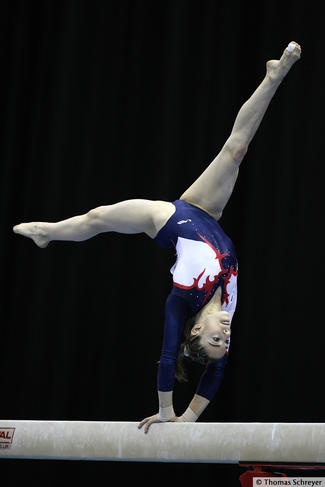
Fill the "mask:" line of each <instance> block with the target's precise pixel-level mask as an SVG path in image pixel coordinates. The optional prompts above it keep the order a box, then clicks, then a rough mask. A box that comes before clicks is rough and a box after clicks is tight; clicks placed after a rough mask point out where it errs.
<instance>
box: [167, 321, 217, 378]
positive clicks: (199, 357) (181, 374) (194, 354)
mask: <svg viewBox="0 0 325 487" xmlns="http://www.w3.org/2000/svg"><path fill="white" fill-rule="evenodd" d="M195 320H196V316H193V317H192V318H190V319H189V320H187V322H186V323H185V327H184V341H183V343H182V344H181V346H180V350H179V353H178V357H177V361H176V371H175V377H176V379H177V380H178V381H179V382H187V374H186V370H185V361H186V359H189V360H192V361H194V362H197V363H199V364H201V365H208V364H209V363H212V362H214V361H215V360H212V359H211V358H210V357H209V355H208V354H207V353H206V351H205V349H204V348H203V347H202V345H201V337H200V336H199V335H191V330H192V328H193V326H194V325H195Z"/></svg>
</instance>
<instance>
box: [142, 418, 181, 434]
mask: <svg viewBox="0 0 325 487" xmlns="http://www.w3.org/2000/svg"><path fill="white" fill-rule="evenodd" d="M158 417H159V414H154V415H153V416H149V417H148V418H144V419H143V420H142V421H141V423H139V425H138V428H139V429H141V428H142V426H143V425H144V424H145V425H146V426H145V428H144V432H145V433H148V431H149V428H150V426H151V425H152V424H153V423H166V422H167V423H170V422H172V423H174V422H177V421H181V419H180V418H178V417H177V416H174V417H173V418H171V419H169V420H168V421H161V420H160V419H158Z"/></svg>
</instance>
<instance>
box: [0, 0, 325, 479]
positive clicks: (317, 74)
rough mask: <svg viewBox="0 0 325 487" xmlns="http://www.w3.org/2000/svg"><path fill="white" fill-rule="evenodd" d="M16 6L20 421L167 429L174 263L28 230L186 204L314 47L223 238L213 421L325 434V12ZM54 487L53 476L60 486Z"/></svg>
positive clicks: (11, 161) (160, 4)
mask: <svg viewBox="0 0 325 487" xmlns="http://www.w3.org/2000/svg"><path fill="white" fill-rule="evenodd" d="M3 5H4V6H3V7H2V16H1V23H2V26H1V36H2V40H1V49H2V82H3V85H2V90H1V94H2V109H1V123H2V127H1V173H0V178H1V180H0V199H1V205H0V212H1V213H0V215H1V216H0V217H1V273H0V279H1V285H2V293H1V301H2V302H1V315H2V316H1V334H0V344H1V369H0V379H1V390H0V397H1V400H0V418H3V419H52V420H60V419H62V420H88V421H96V420H103V421H139V420H141V419H143V418H144V417H146V416H149V415H152V414H154V413H155V412H157V407H158V403H157V393H156V374H157V365H156V362H157V360H158V359H159V355H160V347H161V341H162V333H163V313H164V302H165V299H166V297H167V295H168V293H169V290H170V288H171V282H172V281H171V275H170V274H169V268H170V267H171V266H172V265H173V263H174V259H175V256H174V253H173V251H172V252H169V251H166V250H164V249H161V248H160V247H158V246H157V245H156V244H155V243H154V242H153V241H151V240H150V238H148V237H147V236H145V235H120V234H116V233H111V234H109V233H106V234H102V235H99V236H97V237H95V238H93V239H91V240H88V241H85V242H81V243H74V242H51V243H50V245H49V247H48V248H46V249H40V248H38V247H37V246H36V245H35V244H34V243H33V242H32V241H31V240H29V239H25V238H22V237H20V236H17V235H15V234H14V233H13V232H12V230H11V229H12V226H13V225H15V224H18V223H21V222H25V221H58V220H62V219H65V218H68V217H70V216H74V215H79V214H82V213H85V212H87V211H88V210H90V209H91V208H95V207H96V206H99V205H106V204H111V203H115V202H117V201H122V200H125V199H131V198H147V199H161V200H167V201H172V200H174V199H177V198H179V196H180V195H181V194H182V193H183V192H184V190H185V189H186V188H187V187H188V186H189V185H190V184H191V183H192V182H193V181H194V180H195V179H196V178H197V177H198V176H199V175H200V173H201V172H202V171H203V170H204V169H205V167H206V166H207V165H208V164H209V163H210V162H211V160H212V159H213V158H214V157H215V156H216V155H217V153H218V152H219V150H220V149H221V147H222V145H223V144H224V142H225V140H226V138H227V137H228V135H229V134H230V131H231V128H232V124H233V122H234V119H235V116H236V114H237V112H238V110H239V108H240V106H241V105H242V104H243V103H244V102H245V101H246V99H247V98H248V97H249V96H250V95H251V94H252V92H253V91H254V89H255V88H256V87H257V85H258V84H259V83H260V82H261V81H262V79H263V77H264V74H265V62H266V61H267V60H269V59H278V58H279V57H280V56H281V54H282V51H283V49H284V48H285V47H286V45H287V44H288V43H289V42H290V41H292V40H294V41H297V42H298V43H299V44H301V46H302V51H303V53H302V58H301V60H300V61H299V63H297V64H296V65H295V66H294V67H293V69H292V71H291V72H290V73H289V75H288V77H287V78H286V79H285V80H284V82H283V83H282V85H281V86H280V88H279V90H278V92H277V93H276V95H275V98H274V100H273V101H272V102H271V105H270V107H269V109H268V112H267V114H266V115H265V118H264V120H263V122H262V125H261V127H260V129H259V131H258V132H257V134H256V136H255V138H254V139H253V141H252V143H251V145H250V148H249V151H248V154H247V155H246V157H245V160H244V162H243V164H242V166H241V172H240V176H239V178H238V182H237V185H236V188H235V191H234V193H233V196H232V198H231V200H230V203H229V204H228V206H227V207H226V210H225V212H224V215H223V217H222V220H221V221H220V223H221V225H222V226H223V228H224V230H225V231H226V232H227V233H228V234H229V235H230V237H231V238H232V240H233V241H234V243H235V246H236V248H237V253H238V258H239V265H240V267H239V269H240V274H239V280H238V285H239V289H238V306H237V311H236V314H235V317H234V319H233V324H232V343H231V349H230V354H229V363H228V366H227V369H226V375H225V379H224V382H223V384H222V386H221V388H220V389H219V392H218V393H217V396H216V397H215V399H214V400H213V402H212V403H211V404H210V406H209V407H208V408H207V409H206V411H205V412H204V413H203V414H202V416H201V418H200V421H206V422H209V421H211V422H218V421H230V422H236V421H240V422H246V421H262V422H263V421H276V422H323V420H324V403H323V399H322V389H323V387H322V384H323V370H322V369H323V365H322V364H323V354H324V352H323V350H324V345H323V342H324V337H325V332H324V328H323V318H322V310H321V303H322V299H323V292H322V291H323V288H322V283H321V275H322V262H323V247H322V246H321V245H320V232H321V229H322V228H321V227H322V221H323V212H321V208H320V205H321V193H322V191H323V178H322V172H321V169H322V159H323V146H324V136H323V105H324V95H323V89H324V79H323V53H324V46H323V45H322V31H323V16H322V15H321V14H320V12H319V11H318V10H317V5H316V4H315V5H314V4H313V3H312V2H303V1H290V0H288V1H286V2H280V1H279V2H269V1H264V2H259V3H257V4H256V3H255V2H247V1H237V2H228V1H212V0H201V1H185V0H174V1H149V0H144V1H142V0H134V1H126V0H121V1H114V2H113V1H112V2H110V1H102V2H101V1H94V0H92V1H72V0H66V1H54V0H53V1H50V0H44V1H42V2H37V1H33V0H31V1H27V0H26V1H23V0H21V1H14V0H13V1H8V2H4V3H3ZM192 369H193V370H190V374H191V380H190V382H189V383H188V384H186V385H176V387H175V393H174V395H175V407H176V412H177V413H178V414H181V413H182V412H183V410H184V409H185V408H186V407H187V405H188V402H189V400H190V399H191V397H192V395H193V394H194V392H195V388H196V384H197V378H198V376H199V375H200V373H201V369H196V368H195V367H193V368H192ZM27 464H28V467H27V466H26V465H27ZM68 464H69V465H70V463H69V462H68ZM1 465H2V467H3V468H4V467H6V468H5V470H6V469H8V471H10V472H11V473H10V476H11V478H12V471H15V468H16V467H17V465H18V466H19V468H20V469H22V468H25V469H27V468H29V469H30V471H32V467H33V465H34V463H31V462H30V463H26V462H25V463H24V462H20V463H19V462H9V463H8V462H4V461H3V462H2V463H0V468H1ZM22 465H25V467H22ZM42 465H43V466H42V467H41V466H40V464H39V463H37V462H35V472H38V473H40V472H41V471H42V472H43V471H44V472H46V468H48V469H49V471H51V472H52V473H53V472H56V471H58V472H61V470H62V469H64V468H67V469H68V467H63V465H67V463H66V462H58V463H56V462H55V463H51V462H49V463H47V462H45V463H43V464H42ZM73 465H74V467H69V468H70V469H71V471H74V472H75V474H76V472H77V471H78V472H79V474H80V472H81V471H82V469H85V471H86V470H87V472H88V471H89V472H90V471H91V469H93V471H94V472H95V471H96V472H97V473H98V472H99V471H101V470H102V471H103V472H104V474H107V475H110V473H109V472H111V471H115V470H109V469H113V465H115V467H114V468H115V469H116V472H118V471H119V470H118V469H122V468H123V472H125V471H129V472H130V471H132V469H135V472H137V473H139V475H140V476H141V478H143V476H145V473H144V472H148V468H150V471H151V469H152V468H155V469H156V470H154V472H159V478H160V477H161V475H162V472H165V474H166V478H167V477H168V478H173V475H174V472H175V474H176V472H178V470H177V466H176V465H174V466H172V465H163V466H159V465H156V464H155V467H153V464H149V466H148V465H146V464H141V465H140V464H137V466H135V464H134V465H133V464H109V465H108V464H100V465H101V466H100V467H98V465H99V464H96V465H97V466H96V467H92V466H88V467H85V466H84V464H82V463H78V462H77V463H74V464H73ZM78 465H79V467H77V466H78ZM89 465H94V464H89ZM145 466H146V469H145V470H143V471H142V470H141V468H143V469H144V468H145ZM178 467H179V469H182V475H185V472H187V474H186V475H188V480H189V481H190V480H191V479H192V480H193V478H194V477H195V476H193V475H194V472H196V473H197V475H202V474H204V475H205V476H206V479H210V478H211V479H212V478H214V480H217V479H218V478H221V476H222V472H223V473H224V475H225V478H226V477H227V475H229V476H231V475H233V472H232V473H231V474H230V473H229V472H230V469H229V468H227V467H226V466H225V467H224V470H222V468H220V467H218V470H216V469H217V467H215V466H214V467H212V466H211V465H210V466H202V465H198V466H191V467H189V466H186V467H185V466H183V465H179V466H178ZM56 468H57V469H58V470H56ZM60 468H61V470H60ZM95 468H96V470H94V469H95ZM41 469H42V470H41ZM80 469H81V470H80ZM105 469H106V470H105ZM125 469H126V470H125ZM158 469H160V470H158ZM184 469H185V470H184ZM62 471H63V470H62ZM189 472H192V473H189ZM216 472H218V473H217V474H216ZM96 475H97V474H96ZM34 477H35V475H34ZM36 477H37V475H36ZM36 477H35V478H36ZM51 477H53V475H52V474H51ZM58 477H60V475H59V474H58ZM61 477H62V475H61ZM81 477H83V478H84V476H83V475H80V481H81ZM234 478H236V474H235V477H234ZM61 480H62V479H61ZM52 481H53V482H54V480H53V479H52V480H50V479H48V480H46V479H45V473H44V478H42V482H43V483H42V485H52V483H49V484H47V483H46V482H52ZM143 481H144V479H143ZM184 481H186V478H185V477H184ZM44 482H45V483H44ZM62 482H63V480H62ZM224 482H229V485H237V483H236V482H235V481H233V480H229V479H228V480H227V481H226V480H224ZM233 482H235V483H233ZM53 485H61V483H59V480H58V479H56V480H55V482H54V483H53ZM62 485H63V484H62ZM223 485H228V484H227V483H224V484H223Z"/></svg>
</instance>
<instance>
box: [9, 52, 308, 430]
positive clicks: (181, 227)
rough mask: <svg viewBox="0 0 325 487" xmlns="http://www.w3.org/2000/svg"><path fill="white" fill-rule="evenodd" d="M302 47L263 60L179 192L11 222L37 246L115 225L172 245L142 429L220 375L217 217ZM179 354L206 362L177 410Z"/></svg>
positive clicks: (221, 277)
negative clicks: (260, 75) (227, 124)
mask: <svg viewBox="0 0 325 487" xmlns="http://www.w3.org/2000/svg"><path fill="white" fill-rule="evenodd" d="M300 55H301V48H300V46H299V44H297V43H296V42H290V43H289V45H288V46H287V48H286V49H285V50H284V52H283V54H282V56H281V58H280V59H279V60H271V61H268V62H267V63H266V74H265V77H264V79H263V80H262V82H261V83H260V85H259V86H258V87H257V89H256V90H255V92H254V93H253V94H252V95H251V97H250V98H249V99H248V100H247V101H246V103H244V104H243V106H242V107H241V108H240V110H239V112H238V115H237V117H236V120H235V123H234V126H233V128H232V131H231V134H230V136H229V137H228V139H227V140H226V142H225V144H224V146H223V147H222V149H221V151H220V152H219V154H218V155H217V156H216V157H215V159H213V161H212V162H211V163H210V165H209V166H208V167H207V168H206V169H205V171H204V172H203V173H202V174H201V175H200V177H199V178H198V179H197V180H196V181H195V182H194V183H193V184H192V185H191V186H190V187H189V188H188V189H187V190H186V191H185V192H184V193H183V194H182V196H181V197H180V198H179V199H178V200H175V201H173V202H167V201H150V200H145V199H131V200H126V201H122V202H120V203H116V204H112V205H107V206H99V207H97V208H94V209H92V210H90V211H89V212H88V213H86V214H84V215H79V216H74V217H72V218H68V219H66V220H63V221H60V222H56V223H48V222H31V223H21V224H19V225H16V226H14V227H13V231H14V232H15V233H17V234H20V235H23V236H25V237H29V238H31V239H32V240H33V241H34V242H35V244H36V245H38V246H39V247H41V248H45V247H47V245H48V244H49V242H50V241H51V240H71V241H76V242H79V241H83V240H87V239H89V238H91V237H94V236H95V235H98V234H100V233H103V232H119V233H125V234H135V233H145V234H146V235H148V236H149V237H150V238H152V239H154V240H155V241H156V243H157V244H158V245H160V246H162V247H164V248H172V249H176V253H177V259H176V263H175V264H174V266H173V267H172V269H171V273H172V275H173V286H172V290H171V292H170V294H169V296H168V297H167V300H166V305H165V323H164V338H163V344H162V351H161V356H160V362H159V366H158V401H159V412H158V413H157V414H154V415H153V416H150V417H148V418H145V419H143V421H141V422H140V423H139V426H138V427H139V428H142V426H144V425H145V427H144V431H145V433H147V432H148V430H149V428H150V426H151V425H152V424H153V423H160V422H167V421H188V422H195V421H196V420H197V419H198V417H199V416H200V415H201V414H202V412H203V411H204V410H205V408H206V407H207V405H208V404H209V402H210V401H211V400H212V398H213V397H214V395H215V394H216V392H217V390H218V388H219V386H220V383H221V381H222V379H223V375H224V368H225V364H226V361H227V354H228V350H229V344H230V325H231V321H232V317H233V314H234V312H235V308H236V300H237V275H238V262H237V258H236V252H235V248H234V246H233V244H232V242H231V240H230V238H229V237H228V236H227V235H226V234H225V233H224V232H223V230H222V228H221V226H220V225H219V223H218V221H219V220H220V218H221V215H222V212H223V209H224V208H225V206H226V204H227V202H228V200H229V198H230V196H231V194H232V191H233V189H234V185H235V182H236V179H237V176H238V171H239V166H240V164H241V162H242V160H243V158H244V156H245V154H246V152H247V149H248V146H249V144H250V142H251V140H252V138H253V136H254V135H255V133H256V131H257V129H258V127H259V125H260V123H261V121H262V119H263V116H264V114H265V112H266V110H267V108H268V106H269V103H270V101H271V100H272V98H273V96H274V94H275V92H276V90H277V89H278V87H279V85H280V84H281V82H282V80H283V79H284V77H285V76H286V75H287V73H288V72H289V70H290V68H291V67H292V66H293V64H294V63H295V62H296V61H297V60H298V59H299V58H300ZM182 339H183V343H181V342H182ZM184 356H185V357H187V358H188V359H189V360H193V361H195V362H198V363H200V364H202V365H204V371H203V373H202V376H201V378H200V382H199V384H198V386H197V389H196V393H195V395H194V397H193V399H192V401H191V402H190V404H189V406H188V408H187V409H186V410H185V412H184V413H183V414H182V415H181V416H179V417H177V416H176V415H175V412H174V409H173V397H172V396H173V388H174V381H175V377H176V378H182V377H183V375H184V374H183V368H182V367H183V364H182V360H183V358H184Z"/></svg>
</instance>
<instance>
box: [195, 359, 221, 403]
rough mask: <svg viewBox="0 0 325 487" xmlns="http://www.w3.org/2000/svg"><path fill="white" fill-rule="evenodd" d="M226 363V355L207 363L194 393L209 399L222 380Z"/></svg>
mask: <svg viewBox="0 0 325 487" xmlns="http://www.w3.org/2000/svg"><path fill="white" fill-rule="evenodd" d="M226 363H227V355H225V356H224V357H223V358H222V359H220V360H218V361H217V362H214V363H212V364H209V365H207V367H206V369H205V371H204V372H203V374H202V376H201V379H200V382H199V385H198V387H197V390H196V394H198V395H199V396H202V397H205V398H206V399H209V401H211V399H212V398H213V397H214V395H215V394H216V392H217V390H218V389H219V387H220V384H221V382H222V380H223V377H224V372H225V366H226Z"/></svg>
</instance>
